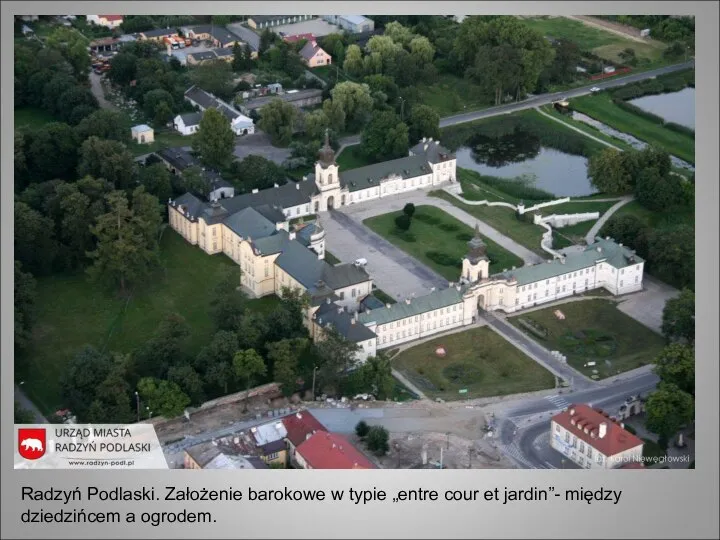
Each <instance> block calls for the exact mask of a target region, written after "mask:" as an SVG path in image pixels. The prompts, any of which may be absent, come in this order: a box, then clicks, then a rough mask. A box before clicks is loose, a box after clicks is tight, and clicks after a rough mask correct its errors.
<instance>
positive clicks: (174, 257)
mask: <svg viewBox="0 0 720 540" xmlns="http://www.w3.org/2000/svg"><path fill="white" fill-rule="evenodd" d="M161 259H162V268H161V269H160V270H159V271H158V274H157V275H156V276H155V277H154V279H149V280H147V282H146V286H145V287H144V288H143V289H141V290H138V291H136V292H135V294H134V295H133V296H132V297H131V299H130V301H129V302H128V303H127V309H125V307H126V301H125V300H124V299H120V298H118V297H117V296H116V295H115V294H113V293H107V292H105V291H104V290H102V289H100V288H99V287H97V286H96V285H94V284H92V283H90V282H88V280H87V278H86V276H85V275H83V274H81V275H73V276H52V277H47V278H40V279H38V322H37V325H36V328H35V331H34V345H33V347H32V348H31V350H30V351H29V353H28V355H27V358H26V359H23V360H21V361H18V362H17V364H16V366H17V367H16V378H17V379H21V380H24V381H25V384H24V385H23V390H24V391H25V392H27V394H28V397H30V399H32V400H33V401H34V402H35V403H36V405H37V406H38V407H39V408H40V409H41V410H42V411H43V412H46V413H47V412H52V411H55V410H57V408H58V407H61V406H62V403H61V397H60V387H59V378H60V377H61V375H62V373H63V369H64V367H65V365H66V364H67V362H68V361H69V360H70V359H71V358H72V357H73V356H74V355H75V354H76V353H77V351H78V350H79V349H80V348H81V347H82V346H83V345H85V344H90V345H93V346H95V347H97V348H103V347H105V346H106V347H107V350H110V351H117V352H123V353H129V352H131V351H132V350H133V349H135V348H137V347H138V346H139V345H141V344H142V343H144V342H145V341H147V339H148V338H149V337H151V336H152V334H153V333H154V331H155V329H156V328H157V325H158V323H159V322H160V320H161V319H162V317H163V316H164V315H166V314H167V313H170V312H176V313H179V314H180V315H182V316H183V317H185V319H186V321H187V323H188V324H189V325H190V328H191V329H192V334H191V336H190V340H189V349H190V353H191V354H195V353H196V352H198V351H199V350H200V348H201V347H202V346H204V345H206V344H207V343H208V342H209V341H210V338H211V336H212V334H213V333H214V326H213V323H212V321H211V319H210V316H209V315H208V309H209V303H210V293H211V291H212V289H213V286H214V284H215V283H216V280H217V278H218V277H219V276H220V273H221V272H222V270H223V269H225V268H227V267H232V266H233V263H232V261H230V259H228V258H227V257H225V256H224V255H216V256H210V255H207V254H206V253H204V252H203V251H202V250H200V249H198V248H197V247H193V246H191V245H189V244H187V243H186V242H185V241H184V240H183V239H182V238H181V237H180V236H179V235H178V234H177V233H175V232H174V231H172V230H170V229H166V230H165V232H164V234H163V237H162V241H161ZM249 302H250V307H251V309H256V310H261V311H267V310H269V309H272V308H273V306H275V305H277V302H279V300H278V299H277V297H274V296H272V297H265V298H261V299H258V300H250V301H249Z"/></svg>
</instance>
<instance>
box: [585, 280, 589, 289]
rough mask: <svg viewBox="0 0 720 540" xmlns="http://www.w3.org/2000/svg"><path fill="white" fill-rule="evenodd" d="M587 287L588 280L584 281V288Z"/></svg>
mask: <svg viewBox="0 0 720 540" xmlns="http://www.w3.org/2000/svg"><path fill="white" fill-rule="evenodd" d="M587 286H588V280H587V279H586V280H585V287H587Z"/></svg>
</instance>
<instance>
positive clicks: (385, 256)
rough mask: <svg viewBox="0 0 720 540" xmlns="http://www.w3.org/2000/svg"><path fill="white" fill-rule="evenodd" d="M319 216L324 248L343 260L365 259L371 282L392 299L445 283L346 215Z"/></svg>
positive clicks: (336, 213) (443, 286) (416, 293)
mask: <svg viewBox="0 0 720 540" xmlns="http://www.w3.org/2000/svg"><path fill="white" fill-rule="evenodd" d="M320 219H321V221H322V226H323V227H324V228H325V231H326V232H327V236H326V248H327V250H328V251H330V252H331V253H332V254H333V255H335V256H336V257H337V258H338V259H340V260H341V261H343V262H352V261H354V260H355V259H359V258H361V257H363V258H366V259H367V261H368V265H367V271H368V274H370V275H371V276H372V278H373V282H374V283H375V284H376V285H377V286H378V287H379V288H380V289H382V290H383V291H385V292H386V293H387V294H389V295H391V296H393V297H394V298H396V299H398V300H404V299H405V298H409V297H411V296H413V295H415V296H423V295H426V294H428V293H429V292H430V289H431V288H432V287H435V288H438V289H439V288H446V287H447V286H448V282H447V280H446V279H444V278H443V277H441V276H439V275H437V274H436V273H435V272H433V271H432V270H431V269H429V268H428V267H427V266H425V265H424V264H422V263H420V262H419V261H417V260H416V259H414V258H413V257H411V256H410V255H408V254H407V253H405V252H404V251H402V250H401V249H398V248H396V247H395V246H393V245H392V244H391V243H390V242H388V241H387V240H385V239H384V238H382V237H381V236H379V235H377V234H375V233H374V232H372V231H371V230H370V229H368V228H367V227H365V226H364V225H363V224H362V223H359V222H357V221H355V220H354V219H353V218H351V217H349V216H347V215H346V214H344V213H342V212H339V211H333V212H327V213H323V214H321V216H320Z"/></svg>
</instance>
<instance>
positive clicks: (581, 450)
mask: <svg viewBox="0 0 720 540" xmlns="http://www.w3.org/2000/svg"><path fill="white" fill-rule="evenodd" d="M584 451H585V443H584V442H582V441H580V453H583V452H584Z"/></svg>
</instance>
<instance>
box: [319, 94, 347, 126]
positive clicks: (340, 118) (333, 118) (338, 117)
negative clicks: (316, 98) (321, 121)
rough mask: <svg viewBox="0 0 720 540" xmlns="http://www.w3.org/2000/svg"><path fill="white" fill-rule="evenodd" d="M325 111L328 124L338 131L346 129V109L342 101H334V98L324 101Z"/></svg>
mask: <svg viewBox="0 0 720 540" xmlns="http://www.w3.org/2000/svg"><path fill="white" fill-rule="evenodd" d="M322 110H323V113H324V114H325V117H326V118H327V122H328V126H329V127H330V128H331V129H332V130H334V131H336V132H338V133H342V132H343V131H345V111H343V108H342V105H341V104H340V103H336V102H334V101H333V100H332V99H326V100H325V101H323V108H322Z"/></svg>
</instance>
